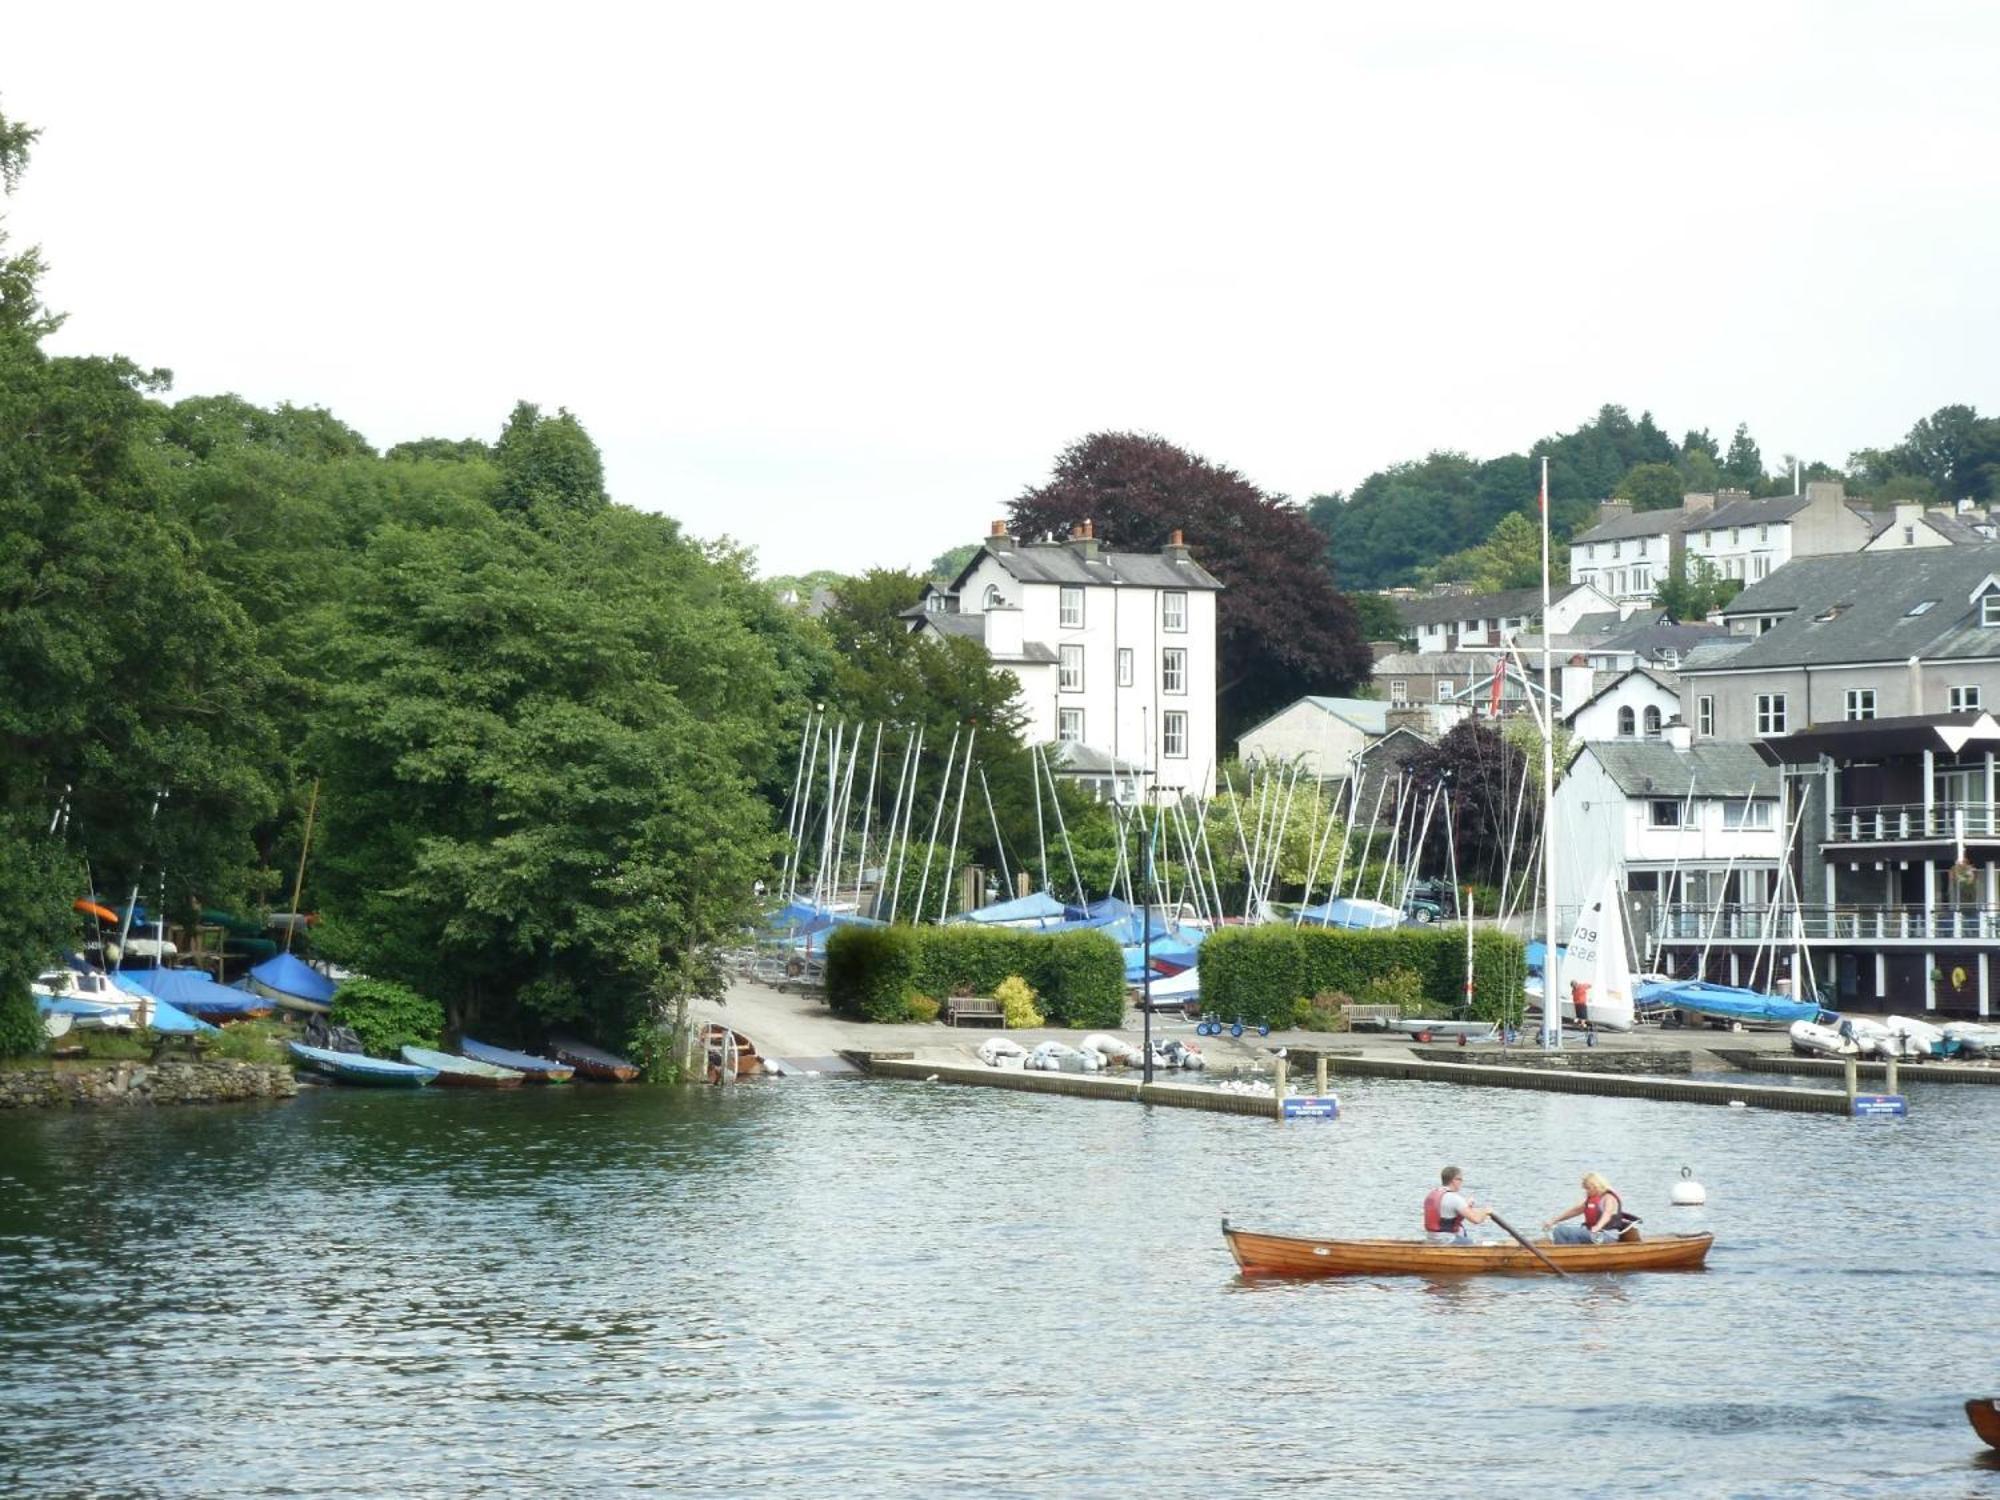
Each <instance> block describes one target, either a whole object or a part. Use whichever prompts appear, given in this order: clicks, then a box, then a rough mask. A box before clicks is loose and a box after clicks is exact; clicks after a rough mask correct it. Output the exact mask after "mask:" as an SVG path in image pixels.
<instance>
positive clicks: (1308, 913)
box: [1299, 896, 1403, 931]
mask: <svg viewBox="0 0 2000 1500" xmlns="http://www.w3.org/2000/svg"><path fill="white" fill-rule="evenodd" d="M1299 921H1300V922H1301V923H1314V924H1317V925H1318V926H1321V927H1350V928H1357V929H1360V930H1363V931H1367V930H1372V929H1374V928H1377V927H1400V926H1401V925H1402V923H1403V914H1402V913H1401V912H1399V911H1397V910H1396V908H1395V907H1393V906H1388V905H1385V904H1384V903H1382V902H1380V901H1356V900H1352V899H1350V898H1348V897H1345V896H1343V897H1341V898H1340V899H1339V900H1338V901H1322V902H1321V903H1320V904H1319V905H1318V906H1306V907H1301V908H1300V909H1299Z"/></svg>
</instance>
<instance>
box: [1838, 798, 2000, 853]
mask: <svg viewBox="0 0 2000 1500" xmlns="http://www.w3.org/2000/svg"><path fill="white" fill-rule="evenodd" d="M1961 838H1965V839H1990V838H2000V813H1996V811H1995V809H1994V808H1993V806H1992V805H1991V804H1989V803H1985V802H1956V803H1954V802H1933V803H1932V804H1931V805H1930V806H1929V807H1925V806H1924V804H1923V803H1921V802H1897V803H1886V804H1884V805H1882V806H1879V807H1836V808H1835V809H1834V810H1833V842H1835V843H1837V844H1896V843H1908V842H1913V841H1921V840H1936V839H1961Z"/></svg>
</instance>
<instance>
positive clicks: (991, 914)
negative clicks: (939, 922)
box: [954, 891, 1065, 926]
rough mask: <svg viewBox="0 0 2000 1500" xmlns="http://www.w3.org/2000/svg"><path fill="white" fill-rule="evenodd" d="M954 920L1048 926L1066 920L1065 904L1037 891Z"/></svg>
mask: <svg viewBox="0 0 2000 1500" xmlns="http://www.w3.org/2000/svg"><path fill="white" fill-rule="evenodd" d="M954 920H956V921H960V922H986V923H992V922H1006V923H1016V922H1021V923H1026V922H1033V923H1036V924H1038V925H1042V926H1047V925H1050V924H1053V923H1058V922H1062V921H1064V920H1065V908H1064V906H1063V904H1062V903H1061V902H1060V901H1058V900H1056V898H1055V897H1053V896H1051V895H1049V894H1048V893H1047V892H1046V891H1036V892H1035V893H1034V894H1033V895H1031V896H1020V897H1017V898H1016V899H1014V900H1012V901H998V902H995V903H994V904H993V905H991V906H982V907H980V908H979V910H977V911H968V912H963V913H961V914H960V915H959V916H958V917H957V918H955V919H954Z"/></svg>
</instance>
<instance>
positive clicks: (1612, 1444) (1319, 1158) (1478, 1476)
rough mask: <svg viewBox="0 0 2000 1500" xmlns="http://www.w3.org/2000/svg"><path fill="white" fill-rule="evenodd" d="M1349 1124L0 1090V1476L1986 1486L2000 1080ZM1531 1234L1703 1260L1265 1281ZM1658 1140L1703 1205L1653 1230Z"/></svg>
mask: <svg viewBox="0 0 2000 1500" xmlns="http://www.w3.org/2000/svg"><path fill="white" fill-rule="evenodd" d="M1341 1092H1342V1101H1343V1106H1344V1113H1343V1116H1342V1118H1341V1119H1340V1120H1339V1121H1338V1122H1337V1123H1333V1124H1309V1123H1295V1124H1289V1125H1282V1126H1281V1125H1277V1124H1273V1123H1269V1122H1264V1121H1253V1120H1248V1119H1240V1118H1235V1117H1231V1116H1220V1115H1207V1114H1196V1113H1192V1112H1185V1111H1176V1110H1145V1109H1141V1108H1138V1107H1136V1106H1127V1105H1120V1104H1110V1103H1100V1102H1086V1101H1078V1100H1067V1099H1055V1098H1040V1097H1036V1096H1031V1095H1023V1094H1013V1093H1003V1092H999V1091H988V1090H981V1089H969V1088H954V1087H950V1086H946V1085H929V1086H927V1085H921V1084H894V1083H885V1082H875V1081H870V1080H859V1079H856V1080H833V1079H826V1080H819V1081H813V1080H791V1081H786V1082H782V1083H777V1082H769V1083H762V1084H755V1085H746V1086H742V1087H739V1088H736V1089H732V1090H726V1091H725V1090H699V1091H669V1090H654V1089H637V1088H633V1089H623V1090H620V1089H605V1088H589V1087H581V1086H579V1087H575V1088H570V1089H556V1090H521V1091H517V1092H516V1093H515V1094H513V1095H512V1096H506V1095H501V1096H494V1095H482V1094H474V1093H460V1092H455V1091H444V1090H435V1089H433V1090H425V1091H423V1092H421V1093H412V1094H385V1093H370V1092H366V1091H358V1090H356V1091H348V1090H338V1089H323V1090H313V1091H311V1092H309V1093H307V1094H306V1095H304V1096H303V1097H301V1098H300V1099H298V1100H296V1101H294V1102H291V1103H288V1104H280V1105H271V1106H258V1107H243V1108H227V1109H222V1108H210V1109H184V1110H157V1111H136V1110H135V1111H129V1112H121V1113H95V1114H47V1115H39V1114H38V1115H27V1116H22V1115H14V1116H11V1117H6V1118H0V1494H5V1495H7V1496H16V1497H18V1496H58V1495H61V1496H69V1495H91V1496H101V1495H117V1496H133V1497H142V1496H143V1497H155V1496H160V1497H165V1496H174V1497H180V1496H213V1495H232V1496H233V1495H311V1496H326V1495H356V1496H360V1495H368V1496H376V1495H386V1494H395V1495H400V1496H464V1495H503V1494H533V1495H536V1496H544V1497H548V1496H601V1495H622V1494H643V1493H658V1494H685V1493H696V1492H701V1493H715V1494H753V1493H754V1494H757V1495H760V1496H792V1495H797V1496H824V1495H888V1496H926V1497H930V1496H939V1495H943V1494H946V1493H948V1492H952V1491H957V1492H960V1493H965V1494H974V1495H1120V1496H1122V1495H1136V1494H1148V1495H1171V1496H1180V1495H1187V1496H1218V1495H1267V1494H1270V1493H1273V1492H1276V1493H1280V1494H1284V1493H1300V1494H1306V1493H1311V1494H1316V1495H1412V1494H1418V1493H1421V1492H1423V1491H1426V1490H1429V1491H1438V1490H1441V1489H1442V1490H1447V1491H1450V1492H1454V1493H1462V1494H1471V1495H1481V1496H1488V1495H1499V1494H1508V1495H1511V1494H1529V1493H1534V1494H1547V1493H1550V1492H1551V1491H1560V1490H1565V1489H1566V1490H1569V1491H1572V1492H1579V1493H1585V1494H1617V1495H1621V1496H1625V1495H1676V1496H1679V1495H1690V1494H1694V1495H1769V1494H1785V1493H1804V1492H1806V1491H1808V1490H1810V1491H1811V1492H1812V1493H1814V1494H1827V1495H1868V1496H1877V1495H1905V1494H1908V1495H1930V1494H1941V1495H1993V1494H1995V1493H2000V1470H1996V1469H1994V1468H1992V1467H1990V1466H1989V1461H1987V1460H1984V1459H1982V1458H1980V1457H1979V1456H1978V1455H1979V1453H1980V1449H1979V1447H1978V1444H1977V1442H1976V1440H1975V1439H1974V1438H1973V1436H1972V1434H1971V1431H1970V1429H1969V1428H1968V1427H1967V1426H1966V1423H1965V1420H1964V1416H1963V1414H1962V1412H1961V1410H1960V1402H1961V1401H1962V1400H1963V1399H1964V1398H1965V1397H1966V1396H1968V1395H1972V1394H1986V1393H1993V1392H1996V1391H2000V1311H1996V1307H2000V1303H1996V1299H1995V1295H1994V1290H1993V1288H1994V1285H1995V1282H1994V1278H1995V1274H1996V1273H2000V1210H1996V1207H1995V1194H1994V1190H1993V1186H1992V1183H1991V1182H1990V1180H1989V1176H1990V1173H1989V1168H1990V1165H1991V1161H1992V1147H1993V1142H1994V1139H1995V1131H1994V1124H1995V1109H1996V1107H2000V1098H1995V1097H1994V1096H1992V1095H1989V1094H1988V1093H1987V1091H1985V1090H1981V1089H1955V1090H1954V1089H1927V1090H1923V1091H1921V1092H1918V1093H1917V1094H1916V1095H1915V1100H1914V1105H1915V1112H1914V1114H1913V1115H1912V1117H1911V1118H1910V1119H1909V1120H1907V1121H1904V1122H1899V1123H1854V1122H1849V1121H1845V1120H1833V1119H1828V1118H1826V1117H1822V1116H1794V1115H1780V1114H1766V1113H1760V1112H1754V1111H1744V1110H1726V1109H1716V1108H1712V1107H1701V1106H1693V1105H1675V1104H1663V1103H1652V1102H1643V1101H1628V1100H1611V1099H1591V1098H1580V1097H1574V1096H1568V1095H1535V1094H1525V1093H1515V1092H1512V1091H1506V1090H1484V1089H1467V1090H1457V1089H1453V1088H1451V1087H1449V1086H1444V1085H1426V1084H1412V1083H1399V1082H1367V1081H1357V1082H1354V1083H1351V1084H1349V1085H1348V1086H1347V1087H1345V1088H1343V1089H1342V1091H1341ZM1445 1161H1454V1162H1458V1163H1461V1164H1463V1165H1464V1166H1465V1168H1466V1170H1467V1175H1468V1179H1469V1181H1470V1183H1471V1184H1472V1186H1473V1189H1474V1192H1475V1196H1477V1197H1479V1198H1481V1199H1482V1200H1485V1201H1491V1202H1493V1203H1495V1204H1496V1205H1497V1206H1498V1207H1499V1208H1500V1209H1501V1211H1502V1212H1503V1213H1504V1214H1506V1215H1507V1216H1508V1217H1509V1218H1510V1219H1512V1220H1513V1222H1515V1223H1516V1224H1517V1225H1532V1224H1537V1223H1539V1222H1540V1220H1541V1219H1542V1218H1543V1217H1545V1216H1546V1215H1548V1214H1549V1213H1551V1212H1553V1211H1555V1210H1557V1209H1560V1208H1563V1207H1566V1206H1568V1204H1569V1203H1571V1202H1572V1201H1574V1199H1575V1197H1576V1179H1577V1177H1578V1176H1580V1175H1581V1173H1582V1172H1583V1171H1585V1170H1587V1169H1589V1168H1593V1167H1594V1168H1598V1169H1601V1170H1603V1171H1604V1172H1605V1173H1606V1174H1607V1175H1608V1176H1610V1178H1611V1179H1612V1181H1613V1182H1614V1183H1616V1184H1617V1185H1618V1186H1620V1187H1621V1188H1622V1189H1623V1190H1624V1192H1625V1194H1626V1201H1627V1204H1628V1206H1629V1207H1630V1208H1632V1209H1633V1210H1634V1211H1636V1212H1638V1213H1641V1214H1643V1215H1644V1216H1645V1218H1646V1225H1647V1228H1648V1229H1651V1230H1656V1231H1662V1232H1664V1231H1667V1230H1670V1229H1674V1228H1680V1227H1690V1228H1692V1227H1708V1228H1713V1229H1714V1230H1715V1231H1716V1233H1717V1235H1718V1236H1719V1241H1718V1245H1717V1248H1716V1249H1715V1251H1714V1253H1713V1255H1712V1257H1711V1261H1710V1269H1709V1270H1708V1271H1706V1272H1705V1273H1701V1274H1696V1275H1662V1276H1631V1277H1625V1278H1622V1279H1607V1278H1578V1279H1576V1280H1574V1281H1571V1282H1567V1283H1557V1282H1554V1281H1552V1280H1547V1279H1534V1278H1518V1279H1516V1278H1497V1277H1493V1278H1477V1279H1473V1280H1469V1281H1465V1282H1463V1283H1440V1282H1431V1281H1424V1280H1416V1279H1402V1280H1393V1281H1390V1280H1383V1281H1358V1282H1317V1283H1263V1284H1250V1283H1246V1282H1244V1281H1242V1280H1241V1279H1239V1278H1238V1277H1237V1275H1236V1274H1235V1268H1234V1266H1233V1264H1232V1263H1231V1261H1230V1259H1229V1256H1228V1253H1227V1251H1226V1250H1225V1249H1224V1247H1223V1243H1222V1240H1221V1237H1220V1235H1219V1233H1218V1220H1219V1219H1220V1217H1221V1215H1222V1213H1223V1212H1224V1211H1225V1210H1227V1211H1229V1212H1231V1213H1232V1214H1233V1215H1234V1216H1235V1219H1236V1222H1238V1223H1239V1224H1242V1225H1246V1226H1249V1227H1254V1228H1271V1229H1279V1230H1284V1229H1296V1230H1298V1231H1300V1232H1303V1233H1322V1234H1337V1233H1346V1234H1354V1235H1362V1234H1385V1233H1386V1234H1407V1233H1411V1232H1413V1230H1414V1228H1415V1225H1416V1216H1417V1212H1418V1204H1419V1201H1420V1199H1421V1198H1422V1195H1423V1193H1424V1192H1425V1191H1426V1189H1427V1188H1428V1187H1429V1185H1430V1184H1431V1183H1433V1182H1435V1181H1436V1173H1437V1168H1438V1166H1439V1165H1440V1164H1442V1163H1443V1162H1445ZM1683 1163H1686V1164H1687V1165H1689V1166H1692V1167H1693V1168H1694V1169H1695V1173H1696V1176H1697V1177H1698V1178H1699V1179H1700V1180H1701V1181H1702V1182H1703V1183H1704V1184H1705V1185H1706V1186H1707V1188H1708V1192H1709V1206H1708V1207H1707V1209H1705V1210H1694V1211H1690V1210H1685V1209H1672V1208H1670V1207H1669V1206H1668V1191H1669V1189H1670V1187H1671V1185H1672V1183H1673V1180H1674V1178H1675V1176H1676V1175H1677V1171H1678V1168H1679V1167H1680V1166H1681V1165H1682V1164H1683Z"/></svg>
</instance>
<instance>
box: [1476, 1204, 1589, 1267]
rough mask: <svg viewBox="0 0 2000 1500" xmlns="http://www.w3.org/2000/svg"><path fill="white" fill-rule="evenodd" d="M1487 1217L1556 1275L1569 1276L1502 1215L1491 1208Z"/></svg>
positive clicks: (1487, 1212)
mask: <svg viewBox="0 0 2000 1500" xmlns="http://www.w3.org/2000/svg"><path fill="white" fill-rule="evenodd" d="M1486 1217H1487V1218H1489V1219H1491V1220H1492V1221H1493V1222H1494V1223H1495V1224H1498V1225H1499V1226H1500V1227H1501V1228H1502V1229H1504V1230H1506V1231H1507V1232H1508V1233H1509V1234H1511V1235H1513V1236H1514V1238H1515V1239H1517V1240H1519V1241H1520V1242H1521V1248H1522V1249H1523V1250H1525V1251H1527V1252H1528V1254H1530V1255H1532V1256H1534V1257H1535V1259H1536V1260H1538V1261H1540V1262H1541V1263H1542V1264H1543V1265H1545V1266H1547V1267H1548V1268H1549V1269H1550V1270H1551V1271H1553V1272H1555V1273H1556V1275H1558V1276H1562V1277H1567V1276H1568V1275H1569V1272H1567V1271H1565V1270H1564V1269H1563V1268H1562V1267H1561V1266H1559V1265H1557V1264H1556V1263H1555V1262H1554V1261H1552V1260H1550V1259H1549V1258H1548V1257H1547V1256H1546V1255H1544V1254H1542V1252H1541V1251H1539V1250H1537V1249H1536V1248H1535V1247H1534V1246H1533V1245H1532V1244H1530V1243H1529V1242H1528V1237H1527V1236H1526V1235H1525V1234H1523V1233H1521V1231H1520V1230H1518V1229H1516V1228H1515V1227H1514V1226H1513V1225H1512V1224H1509V1223H1508V1222H1507V1221H1506V1220H1505V1219H1503V1218H1501V1217H1500V1215H1498V1214H1496V1213H1495V1212H1493V1210H1492V1209H1490V1208H1489V1209H1487V1210H1486Z"/></svg>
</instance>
